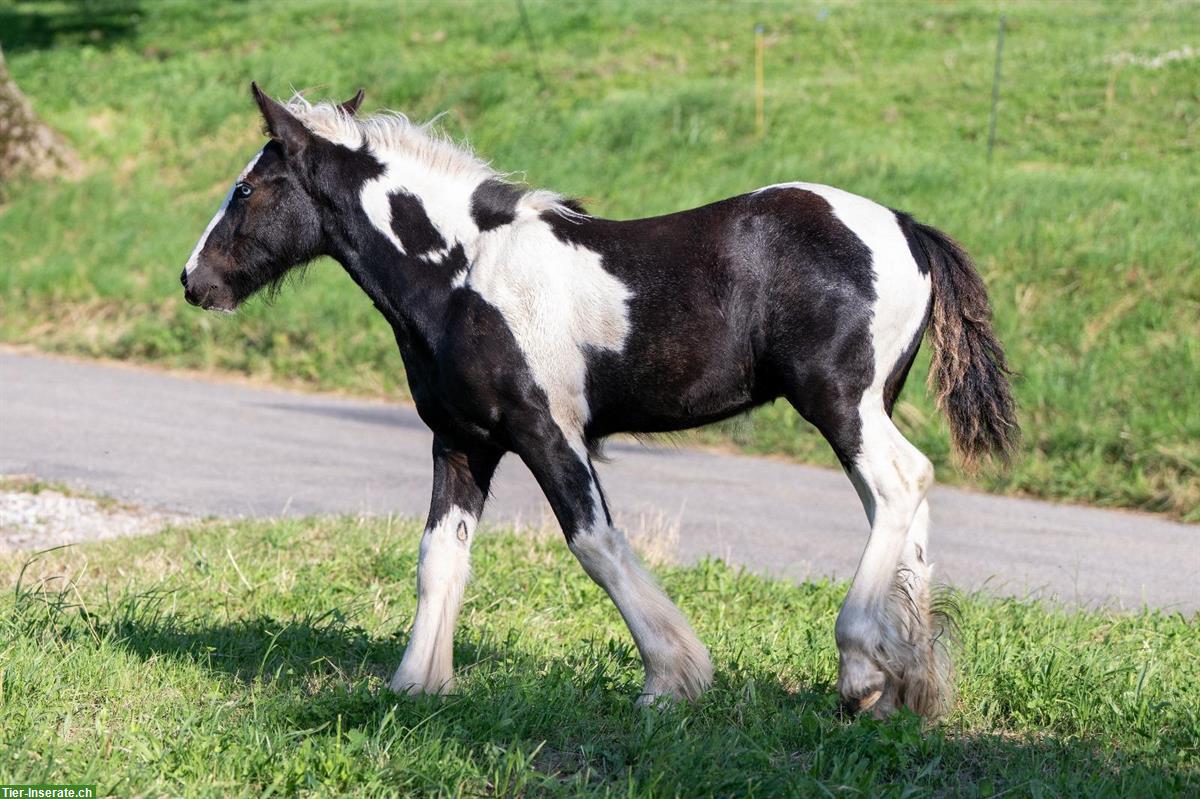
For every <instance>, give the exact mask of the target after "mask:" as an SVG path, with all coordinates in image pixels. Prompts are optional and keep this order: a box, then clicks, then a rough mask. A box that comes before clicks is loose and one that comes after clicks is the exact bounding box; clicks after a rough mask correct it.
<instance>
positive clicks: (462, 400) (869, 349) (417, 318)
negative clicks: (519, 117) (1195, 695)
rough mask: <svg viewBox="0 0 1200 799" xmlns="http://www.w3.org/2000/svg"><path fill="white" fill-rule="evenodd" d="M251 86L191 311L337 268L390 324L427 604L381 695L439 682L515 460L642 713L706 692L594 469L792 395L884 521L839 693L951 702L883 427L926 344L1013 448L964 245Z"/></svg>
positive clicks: (919, 546) (919, 230)
mask: <svg viewBox="0 0 1200 799" xmlns="http://www.w3.org/2000/svg"><path fill="white" fill-rule="evenodd" d="M251 89H252V91H253V94H254V99H255V100H256V102H257V103H258V107H259V109H260V110H261V111H262V115H263V117H264V119H265V121H266V129H267V132H268V134H269V141H268V142H267V143H266V145H265V146H264V147H263V148H262V150H261V151H260V152H259V153H258V154H257V155H255V156H254V158H253V159H251V161H250V163H249V164H248V165H247V166H246V168H245V169H244V170H243V171H242V173H241V175H239V176H238V178H237V181H236V182H235V184H234V186H233V188H232V189H231V190H230V192H229V194H228V196H227V197H226V198H225V201H224V203H223V204H222V205H221V208H220V210H219V211H218V212H217V215H216V216H215V217H214V218H213V220H212V221H211V222H210V223H209V225H208V227H207V228H206V229H205V231H204V233H203V235H202V236H201V237H200V241H199V242H198V243H197V244H196V248H195V250H194V251H193V252H192V255H191V257H190V258H189V259H188V262H187V266H186V268H185V269H184V272H183V276H182V281H183V285H184V287H185V289H186V292H185V296H186V297H187V300H188V302H190V303H192V304H194V305H199V306H202V307H204V308H212V309H217V310H222V311H232V310H234V308H236V307H237V305H238V303H240V302H241V301H242V300H244V299H245V298H246V297H248V296H250V295H251V294H253V293H254V292H255V291H256V290H258V289H260V288H261V287H263V286H264V285H266V284H268V283H272V282H274V281H278V280H280V279H281V278H282V277H283V276H284V274H285V273H286V272H287V271H288V270H289V269H291V268H292V267H295V266H297V265H299V264H303V263H305V262H307V261H310V260H312V259H314V258H317V257H318V256H322V255H327V256H330V257H332V258H334V259H336V260H337V261H338V262H339V263H341V264H342V266H343V267H345V269H346V271H347V272H349V273H350V276H351V277H352V278H353V279H354V281H355V282H356V283H358V285H359V286H360V287H361V288H362V289H363V290H364V291H365V292H366V293H367V295H368V296H369V297H370V298H371V300H372V301H373V302H374V303H375V306H376V307H377V308H378V309H379V311H380V312H381V313H382V314H383V315H384V316H385V317H386V318H387V320H388V322H389V323H390V324H391V325H392V328H393V329H394V331H395V334H396V342H397V344H398V345H399V348H400V354H401V356H402V358H403V360H404V366H405V369H406V370H407V373H408V384H409V387H410V389H411V391H412V397H413V401H414V402H415V403H416V407H417V411H418V412H419V413H420V415H421V418H422V419H423V420H424V421H425V422H426V424H428V425H429V427H430V428H432V430H433V433H434V443H433V499H432V502H431V504H430V510H429V521H428V524H427V526H426V528H425V535H424V537H423V538H422V539H421V549H420V565H419V567H418V577H417V593H418V604H417V614H416V620H415V621H414V623H413V628H412V635H411V637H410V639H409V644H408V649H407V650H406V651H405V654H404V659H403V661H402V662H401V663H400V667H399V669H397V671H396V673H395V676H394V677H393V678H392V680H391V688H392V689H393V690H395V691H409V692H442V691H446V690H448V689H449V687H450V685H451V678H452V676H453V666H452V653H453V641H452V638H453V631H454V626H455V623H456V619H457V617H458V613H459V609H460V607H461V605H462V597H463V589H464V585H465V583H466V580H467V573H468V557H469V550H470V546H471V541H472V539H473V536H474V533H475V525H476V523H477V522H478V520H479V517H480V514H481V513H482V511H483V506H484V501H485V500H486V498H487V495H488V486H489V482H490V481H491V478H492V474H493V472H494V471H495V469H496V465H497V464H498V463H499V461H500V459H501V457H502V456H503V455H504V454H505V453H507V452H514V453H516V454H517V456H518V457H520V458H521V460H522V461H523V462H524V463H525V464H526V466H528V467H529V469H530V471H531V472H532V473H533V475H534V477H535V478H536V479H537V481H538V484H539V485H540V486H541V488H542V490H543V491H544V492H545V494H546V498H547V499H548V500H549V502H550V505H551V507H552V508H553V510H554V514H555V516H556V517H557V519H558V521H559V523H560V524H561V526H562V530H563V533H564V535H565V536H566V540H567V545H568V546H569V547H570V549H571V551H572V552H573V553H574V554H575V556H576V557H577V558H578V559H579V561H580V563H581V565H582V566H583V568H584V569H585V570H586V571H587V573H588V575H590V576H591V577H592V579H593V580H595V581H596V582H597V583H599V584H600V586H602V587H603V588H604V590H605V591H607V592H608V595H609V596H610V597H612V600H613V602H614V603H615V604H616V606H617V609H618V610H619V611H620V612H621V615H622V616H623V617H624V619H625V621H626V623H627V624H628V625H629V630H630V632H631V633H632V634H633V639H634V641H635V643H636V644H637V648H638V651H639V652H640V653H641V656H642V661H643V663H644V665H645V669H646V683H645V688H644V690H643V693H642V697H641V701H643V702H652V701H654V700H655V699H656V698H658V697H671V698H686V699H691V698H693V697H695V696H697V695H698V694H700V693H701V692H702V691H703V690H704V689H705V688H706V687H707V686H708V685H709V684H710V682H711V681H712V665H711V664H710V662H709V657H708V652H707V650H706V649H705V647H704V645H703V644H701V643H700V641H699V640H698V639H697V638H696V635H695V633H694V632H693V631H692V628H691V627H690V626H689V624H688V622H687V620H686V619H685V618H684V616H683V614H682V613H680V611H679V610H678V608H676V607H675V605H674V604H672V602H671V600H670V599H668V598H667V596H666V594H664V593H663V591H662V589H661V588H659V587H658V585H657V584H656V583H655V581H654V579H653V578H652V577H651V576H650V575H649V574H648V573H647V572H646V570H645V569H644V568H643V567H642V565H641V564H640V563H639V561H638V559H637V557H636V556H635V555H634V553H633V551H632V550H631V549H630V547H629V544H628V543H627V542H626V539H625V536H624V535H623V534H622V533H621V532H620V531H619V530H617V529H616V528H615V527H614V526H613V523H612V515H611V513H610V512H609V508H608V505H607V503H606V501H605V496H604V492H603V490H602V489H601V488H600V483H599V480H598V479H597V475H596V470H595V468H594V467H593V465H592V459H591V455H592V453H593V452H594V450H595V448H596V446H597V444H598V442H599V441H600V440H601V439H602V438H604V437H605V436H608V435H611V434H613V433H618V432H654V431H666V430H679V429H682V428H688V427H695V426H697V425H703V424H708V423H709V422H714V421H717V420H719V419H724V418H727V417H730V416H733V415H735V414H738V413H742V412H744V411H746V410H748V409H750V408H753V407H754V406H756V405H760V404H762V403H766V402H771V401H773V400H775V399H776V398H778V397H783V398H785V399H786V400H787V401H788V402H790V403H791V404H792V405H793V407H795V409H796V410H797V411H798V412H799V413H800V414H801V415H802V416H803V417H804V418H805V419H807V420H808V421H809V422H811V423H812V424H814V425H815V426H816V427H817V429H818V430H820V431H821V433H822V434H823V435H824V436H825V438H826V439H828V441H829V443H830V445H831V446H832V447H833V450H834V452H835V453H837V456H838V458H839V459H840V460H841V463H842V465H843V467H844V468H845V470H846V472H847V474H848V475H849V476H850V480H851V481H852V482H853V484H854V487H855V489H856V490H857V491H858V494H859V496H860V497H861V499H862V502H863V506H864V507H865V509H866V512H867V518H868V519H869V520H870V525H871V534H870V538H869V539H868V542H867V546H866V550H865V551H864V552H863V555H862V559H861V561H860V562H859V566H858V571H857V573H856V574H855V576H854V582H853V584H852V586H851V588H850V591H849V594H848V595H847V597H846V601H845V603H844V605H843V606H842V609H841V612H840V613H839V615H838V619H837V625H836V638H837V645H838V650H839V653H840V666H839V678H838V690H839V692H840V694H841V696H842V699H843V701H844V702H845V703H846V705H847V706H848V707H850V708H851V709H853V710H861V711H867V710H869V711H871V712H872V713H874V714H875V715H877V716H883V715H886V714H887V713H889V712H891V711H892V710H894V709H895V708H897V707H900V706H908V707H910V708H911V709H913V710H915V711H917V712H918V713H922V714H925V715H935V714H937V713H938V712H939V711H940V710H941V709H942V708H943V706H944V703H945V697H946V691H947V685H946V682H947V680H948V666H947V663H946V660H945V654H944V652H943V650H942V647H941V646H940V644H939V641H938V630H937V629H936V622H935V619H934V614H933V612H932V610H931V607H930V569H929V565H928V563H927V554H926V553H927V538H928V526H929V508H928V505H927V503H926V499H925V496H926V492H927V491H928V489H929V486H930V484H931V483H932V482H933V469H932V467H931V465H930V462H929V460H928V459H926V458H925V456H923V455H922V454H921V453H920V452H918V451H917V449H916V448H915V447H913V446H912V444H910V443H909V442H908V441H907V440H906V439H905V438H904V436H902V435H901V434H900V431H899V430H897V429H896V426H895V425H894V424H892V420H891V412H892V407H893V405H894V404H895V402H896V396H897V395H898V394H899V393H900V390H901V388H902V387H903V385H904V381H905V378H906V376H907V375H908V371H909V368H910V367H911V366H912V362H913V360H914V358H915V357H916V353H917V348H918V347H919V346H920V344H921V340H922V337H923V336H924V334H925V331H926V329H927V328H928V329H929V330H930V332H931V335H932V339H933V347H934V359H933V370H932V377H933V379H934V381H935V383H936V385H937V389H938V392H937V393H938V399H939V401H940V405H941V407H942V408H943V410H944V411H945V412H946V414H947V416H948V418H949V422H950V430H951V433H952V435H953V438H954V443H955V445H956V446H957V448H958V449H959V451H960V452H961V453H962V454H963V455H964V456H965V458H967V459H968V460H971V459H974V458H977V457H979V456H982V455H985V454H995V455H999V456H1001V457H1007V455H1008V454H1009V453H1010V452H1011V449H1012V447H1013V445H1014V442H1015V441H1016V437H1017V424H1016V420H1015V415H1014V407H1013V401H1012V398H1011V395H1010V392H1009V386H1008V382H1007V379H1006V368H1005V363H1004V355H1003V353H1002V351H1001V348H1000V344H999V342H998V341H997V340H996V338H995V336H994V335H993V333H992V330H991V327H990V325H989V322H988V319H989V315H990V310H989V307H988V302H987V295H986V292H985V290H984V285H983V282H982V281H981V280H980V277H979V275H978V274H977V273H976V271H975V269H974V267H973V266H972V265H971V262H970V260H969V259H968V257H967V255H966V253H964V252H963V251H962V250H961V249H960V248H959V247H958V246H957V245H956V244H955V243H954V242H953V241H951V240H950V239H949V238H948V237H947V236H946V235H944V234H943V233H940V232H938V231H937V230H934V229H933V228H930V227H926V226H924V225H921V224H919V223H917V222H915V221H913V219H912V218H910V217H909V216H907V215H905V214H902V213H897V212H894V211H891V210H889V209H887V208H885V207H883V206H881V205H878V204H876V203H874V202H872V201H870V200H866V199H864V198H862V197H858V196H855V195H853V194H849V193H847V192H844V191H841V190H839V189H834V188H830V187H828V186H820V185H814V184H808V183H785V184H780V185H776V186H768V187H766V188H763V189H759V190H758V191H755V192H752V193H750V194H744V195H741V196H739V197H733V198H730V199H727V200H721V201H720V202H716V203H713V204H711V205H706V206H704V207H702V208H696V209H693V210H690V211H681V212H679V213H674V214H668V215H667V216H661V217H655V218H651V219H640V220H633V221H613V220H607V219H599V218H596V217H593V216H590V215H588V214H587V213H585V212H584V211H583V209H582V208H580V206H579V205H578V204H576V203H575V202H573V201H572V200H569V199H567V198H564V197H562V196H560V195H558V194H554V193H552V192H548V191H540V190H529V189H527V188H525V187H522V186H518V185H514V184H512V183H509V182H507V181H506V180H504V179H503V178H502V177H501V176H500V175H498V174H497V173H496V172H495V171H493V170H492V169H490V168H489V167H488V165H487V164H486V163H484V162H483V161H480V160H479V159H478V158H476V157H475V156H474V155H472V154H471V153H470V152H469V151H468V150H466V149H463V148H460V147H458V146H455V145H454V144H452V143H451V142H449V141H448V140H446V139H445V138H444V137H441V136H439V135H436V134H434V133H431V132H430V131H429V130H428V128H426V127H422V126H417V125H414V124H412V123H410V122H409V121H408V120H407V119H405V118H404V117H403V116H400V115H398V114H390V113H384V114H377V115H373V116H369V117H365V118H359V117H357V116H356V113H357V110H358V107H359V105H360V103H361V101H362V92H359V94H358V95H357V96H355V97H354V98H353V99H352V100H350V101H348V102H346V103H341V104H334V103H317V104H311V103H309V102H308V101H306V100H304V99H303V98H301V97H299V96H297V97H294V98H292V99H291V100H290V101H289V102H288V103H286V104H281V103H279V102H276V101H275V100H273V99H271V98H269V97H267V96H266V95H264V94H263V93H262V92H261V91H260V90H259V89H258V87H257V86H256V85H252V86H251Z"/></svg>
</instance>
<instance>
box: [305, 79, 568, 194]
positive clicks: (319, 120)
mask: <svg viewBox="0 0 1200 799" xmlns="http://www.w3.org/2000/svg"><path fill="white" fill-rule="evenodd" d="M285 106H286V108H287V110H288V111H290V112H291V113H292V114H293V115H294V116H295V117H296V118H297V119H299V120H300V122H301V123H303V125H304V126H305V127H306V128H307V129H308V130H309V131H310V132H311V133H313V134H314V135H316V136H320V137H321V138H323V139H326V140H328V141H331V142H333V143H335V144H340V145H342V146H345V147H350V148H353V149H359V148H361V147H364V146H365V147H367V148H368V149H370V150H372V151H373V152H377V153H380V154H384V155H387V154H392V155H404V156H408V157H409V158H411V159H413V160H414V161H416V162H418V163H420V164H422V165H423V166H424V167H425V168H426V169H428V170H429V171H431V172H433V173H435V174H439V175H444V176H445V177H448V178H452V179H457V180H462V181H463V182H471V183H474V184H476V185H477V184H479V183H482V182H483V181H485V180H498V181H502V182H505V183H509V184H511V185H515V186H519V187H520V188H522V189H523V190H524V194H523V195H522V197H521V200H520V205H521V206H522V207H524V208H527V209H529V210H531V211H533V212H534V213H541V212H542V211H553V212H555V213H559V214H562V215H563V216H568V217H577V216H582V215H586V214H585V212H584V211H583V207H582V205H581V204H580V203H579V201H578V200H576V199H574V198H571V197H567V196H565V195H562V194H559V193H558V192H554V191H549V190H546V189H533V188H529V187H527V186H524V185H523V184H520V183H516V182H514V181H511V180H509V178H508V175H506V174H502V173H500V172H497V171H496V170H495V169H493V168H492V166H491V164H490V163H488V162H487V161H484V160H483V159H482V158H480V157H479V156H478V155H476V154H475V151H474V150H473V149H471V146H470V144H468V143H466V142H465V141H464V142H462V143H459V142H455V141H454V140H453V139H452V138H450V136H449V134H447V133H446V132H445V131H443V130H441V129H439V128H438V127H437V121H438V120H439V119H440V118H441V116H442V115H441V114H439V115H438V116H436V117H434V118H433V119H431V120H429V121H427V122H424V123H417V122H413V121H412V120H410V119H409V118H408V117H407V116H406V115H404V114H402V113H400V112H399V111H391V110H386V109H385V110H382V111H377V112H375V113H373V114H369V115H366V116H355V115H354V114H351V113H349V112H347V111H346V110H345V109H344V108H342V107H341V105H339V104H338V103H334V102H329V101H321V102H316V103H313V102H310V101H309V100H308V99H307V98H305V97H304V96H303V95H302V94H301V93H299V92H296V93H295V94H293V95H292V98H291V99H290V100H288V101H287V103H285Z"/></svg>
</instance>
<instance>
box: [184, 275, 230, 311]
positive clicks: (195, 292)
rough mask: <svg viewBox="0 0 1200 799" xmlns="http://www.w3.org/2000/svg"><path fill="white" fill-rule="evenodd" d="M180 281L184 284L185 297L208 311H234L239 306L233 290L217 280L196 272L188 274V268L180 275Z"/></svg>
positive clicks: (189, 301) (192, 303)
mask: <svg viewBox="0 0 1200 799" xmlns="http://www.w3.org/2000/svg"><path fill="white" fill-rule="evenodd" d="M197 271H199V270H197ZM179 282H180V283H182V284H183V298H184V299H185V300H187V301H188V303H190V304H191V305H195V306H196V307H198V308H203V309H204V310H206V311H223V312H225V313H232V312H233V311H234V309H236V308H237V300H236V299H234V296H233V290H232V289H230V288H229V287H228V286H226V285H224V284H222V283H220V282H218V281H216V280H212V279H206V278H205V277H203V276H201V275H197V274H196V273H195V272H194V273H192V274H191V275H188V273H187V270H184V272H183V274H182V275H180V276H179Z"/></svg>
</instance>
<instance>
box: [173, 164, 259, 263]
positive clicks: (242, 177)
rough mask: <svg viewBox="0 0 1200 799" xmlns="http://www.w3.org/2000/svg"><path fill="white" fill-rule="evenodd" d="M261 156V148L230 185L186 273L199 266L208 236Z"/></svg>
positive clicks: (201, 237) (197, 244) (194, 252)
mask: <svg viewBox="0 0 1200 799" xmlns="http://www.w3.org/2000/svg"><path fill="white" fill-rule="evenodd" d="M260 158H262V150H259V151H258V154H257V155H255V156H254V157H253V158H251V159H250V163H248V164H246V168H245V169H243V170H242V173H241V174H240V175H238V178H237V180H235V181H234V182H233V185H232V186H230V187H229V192H228V193H227V194H226V195H225V199H224V200H222V201H221V207H220V208H218V209H217V213H216V215H215V216H213V218H212V219H211V220H210V221H209V223H208V227H206V228H204V232H203V233H201V234H200V241H198V242H196V246H195V248H194V249H193V250H192V254H191V255H190V256H189V257H188V259H187V264H185V265H184V267H183V271H184V274H188V275H190V274H191V273H192V272H193V271H195V269H196V267H197V266H199V264H200V252H201V251H202V250H203V249H204V245H205V244H207V243H208V237H209V235H210V234H211V233H212V232H213V228H215V227H216V226H217V223H218V222H220V221H221V219H222V218H224V216H225V209H226V208H228V207H229V201H230V200H232V199H233V191H234V189H236V188H237V184H239V183H241V182H242V181H243V180H245V179H246V176H247V175H249V174H250V171H251V170H252V169H254V165H255V164H257V163H258V159H260Z"/></svg>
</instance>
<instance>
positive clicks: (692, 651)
mask: <svg viewBox="0 0 1200 799" xmlns="http://www.w3.org/2000/svg"><path fill="white" fill-rule="evenodd" d="M539 429H540V432H539V433H538V434H536V435H530V436H528V437H527V439H526V442H525V444H524V446H522V448H521V449H520V450H519V452H520V455H521V458H522V459H523V460H524V461H525V463H526V465H528V466H529V469H530V471H532V472H533V475H534V477H535V478H536V479H537V481H538V484H539V485H540V486H541V488H542V491H543V492H544V493H545V494H546V498H547V499H548V500H549V502H550V506H551V508H552V509H553V510H554V514H555V516H556V517H557V519H558V521H559V524H560V525H561V526H562V530H563V534H564V535H565V536H566V539H567V546H568V547H569V548H570V550H571V552H572V553H573V554H574V555H575V557H576V558H577V559H578V560H579V563H580V564H581V565H582V566H583V569H584V571H586V572H587V574H588V576H589V577H591V578H592V579H593V580H594V581H595V582H596V583H597V584H598V585H599V586H600V587H601V588H603V589H604V590H605V592H606V593H607V594H608V595H609V597H610V598H611V599H612V601H613V603H614V604H615V605H616V606H617V610H618V611H620V613H621V616H622V617H623V618H624V620H625V624H626V625H627V626H628V627H629V632H630V633H631V634H632V635H633V641H634V644H635V645H636V646H637V648H638V653H639V654H640V655H641V657H642V664H643V666H644V667H645V670H646V682H645V686H644V687H643V689H642V693H641V695H640V696H639V698H638V703H639V704H643V705H648V704H653V703H654V702H655V701H657V700H658V699H659V698H662V697H666V698H669V699H673V700H679V699H688V700H690V699H695V698H696V697H698V696H699V695H700V694H701V693H703V692H704V691H705V690H706V689H707V688H708V687H709V685H711V684H712V675H713V670H712V663H711V662H710V660H709V656H708V650H707V649H706V648H705V646H704V644H702V643H701V642H700V639H699V638H697V637H696V633H695V632H693V631H692V627H691V625H690V624H688V621H687V619H686V618H684V615H683V613H681V612H680V610H679V608H677V607H676V606H675V604H674V603H673V602H672V601H671V600H670V599H669V598H668V597H667V595H666V593H664V592H663V590H662V588H661V587H660V586H659V585H658V583H657V582H656V581H655V580H654V578H653V577H652V576H651V575H650V573H649V572H648V571H647V570H646V568H645V567H644V566H643V565H642V563H641V560H640V559H639V558H638V556H637V555H636V554H635V553H634V551H633V549H632V548H631V547H630V546H629V541H628V540H627V539H626V537H625V534H624V533H623V532H621V531H620V530H619V529H617V527H615V526H614V525H613V522H612V516H611V515H610V513H609V510H608V506H607V503H606V502H605V498H604V493H603V491H602V489H601V488H600V481H599V478H598V477H597V476H596V471H595V469H594V468H593V466H592V463H591V459H590V458H589V457H588V454H587V449H586V448H585V446H584V444H583V441H582V440H580V439H574V440H570V441H568V439H567V438H566V437H565V436H564V435H563V434H562V433H561V431H560V430H559V428H558V427H557V426H556V425H553V424H552V423H546V424H544V425H542V426H540V428H539Z"/></svg>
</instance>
